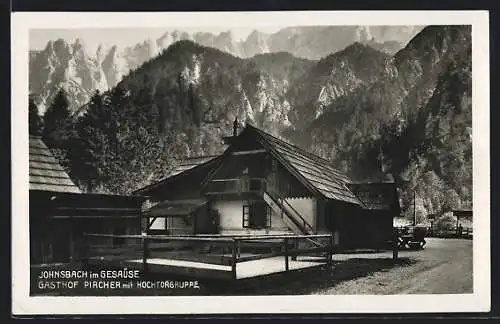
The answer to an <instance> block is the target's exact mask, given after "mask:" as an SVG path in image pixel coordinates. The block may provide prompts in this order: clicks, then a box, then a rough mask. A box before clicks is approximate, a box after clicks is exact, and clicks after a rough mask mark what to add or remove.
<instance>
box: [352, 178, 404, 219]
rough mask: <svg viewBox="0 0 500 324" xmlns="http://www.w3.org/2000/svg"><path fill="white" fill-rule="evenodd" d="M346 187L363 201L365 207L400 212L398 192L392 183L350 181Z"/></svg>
mask: <svg viewBox="0 0 500 324" xmlns="http://www.w3.org/2000/svg"><path fill="white" fill-rule="evenodd" d="M348 187H349V188H350V190H351V191H352V192H353V193H354V194H355V195H356V197H357V198H358V199H359V200H360V201H361V202H362V203H363V207H364V208H365V209H371V210H395V211H396V212H397V213H399V212H400V206H399V199H398V193H397V190H396V185H395V184H394V183H388V182H387V183H351V184H349V185H348Z"/></svg>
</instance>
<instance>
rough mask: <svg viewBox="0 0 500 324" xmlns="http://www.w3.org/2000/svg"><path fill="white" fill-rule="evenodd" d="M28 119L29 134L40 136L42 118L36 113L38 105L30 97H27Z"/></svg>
mask: <svg viewBox="0 0 500 324" xmlns="http://www.w3.org/2000/svg"><path fill="white" fill-rule="evenodd" d="M28 119H29V134H30V135H35V136H40V135H41V134H42V118H41V117H40V115H39V114H38V107H37V106H36V104H35V101H34V100H33V99H32V98H30V99H29V107H28Z"/></svg>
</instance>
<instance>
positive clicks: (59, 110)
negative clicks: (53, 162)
mask: <svg viewBox="0 0 500 324" xmlns="http://www.w3.org/2000/svg"><path fill="white" fill-rule="evenodd" d="M43 124H44V128H43V133H42V138H43V140H44V142H45V143H46V144H47V145H48V146H49V147H54V148H55V147H59V148H62V147H61V146H62V145H63V143H64V141H65V140H66V139H67V138H68V134H69V129H70V127H71V116H70V111H69V103H68V99H67V97H66V93H65V91H64V90H63V89H61V90H59V92H58V93H57V94H56V96H55V97H54V100H53V101H52V104H51V105H50V106H49V107H48V108H47V110H46V111H45V114H44V116H43Z"/></svg>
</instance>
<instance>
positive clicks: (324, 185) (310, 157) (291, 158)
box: [247, 125, 362, 205]
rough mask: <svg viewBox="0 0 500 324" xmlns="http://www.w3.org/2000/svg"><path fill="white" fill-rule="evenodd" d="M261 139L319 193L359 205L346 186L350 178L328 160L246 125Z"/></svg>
mask: <svg viewBox="0 0 500 324" xmlns="http://www.w3.org/2000/svg"><path fill="white" fill-rule="evenodd" d="M247 128H249V129H250V130H252V131H255V132H256V133H257V134H258V135H259V136H260V137H261V138H262V139H263V141H262V144H264V145H265V146H268V147H269V148H270V149H271V151H274V153H275V154H276V157H278V158H280V157H281V158H282V159H283V161H282V163H283V164H285V166H288V167H291V168H293V169H294V170H295V171H296V172H298V174H299V175H300V176H301V177H303V178H304V179H305V181H307V182H308V183H309V184H310V185H312V186H313V187H314V188H315V189H316V190H317V191H318V192H319V193H320V194H322V195H323V196H325V197H326V198H329V199H335V200H340V201H344V202H348V203H353V204H357V205H361V204H362V203H361V202H360V201H359V199H358V198H357V197H356V196H355V195H354V194H353V193H352V192H351V191H350V190H349V189H348V188H347V187H346V184H349V183H350V182H351V180H350V179H349V178H348V177H347V175H345V174H344V173H342V172H340V171H338V170H336V169H334V168H333V167H332V166H330V163H329V161H327V160H325V159H322V158H320V157H319V156H316V155H314V154H312V153H309V152H306V151H305V150H303V149H301V148H299V147H297V146H295V145H292V144H290V143H287V142H285V141H283V140H281V139H278V138H276V137H274V136H272V135H270V134H268V133H266V132H264V131H262V130H260V129H258V128H256V127H253V126H251V125H247Z"/></svg>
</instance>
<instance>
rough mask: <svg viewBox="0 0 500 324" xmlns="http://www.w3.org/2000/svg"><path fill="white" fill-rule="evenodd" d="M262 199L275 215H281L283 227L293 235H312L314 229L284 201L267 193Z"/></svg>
mask: <svg viewBox="0 0 500 324" xmlns="http://www.w3.org/2000/svg"><path fill="white" fill-rule="evenodd" d="M263 198H264V201H265V202H266V203H267V204H268V205H269V206H270V207H271V209H272V210H273V211H274V212H275V213H277V214H279V215H282V219H283V221H284V222H285V225H286V226H288V228H289V229H291V230H292V232H293V233H295V234H297V235H310V234H314V228H313V227H312V226H311V224H309V223H308V222H307V221H306V220H305V219H304V217H302V215H300V213H299V212H298V211H297V210H296V209H295V208H293V206H292V205H291V204H290V203H289V202H287V201H286V200H285V199H279V198H276V197H273V196H272V195H271V194H270V193H269V192H267V191H265V192H264V193H263ZM307 240H308V241H309V242H311V243H313V245H315V246H317V247H323V246H324V245H323V244H321V243H319V242H317V241H315V240H313V239H310V238H308V239H307Z"/></svg>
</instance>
